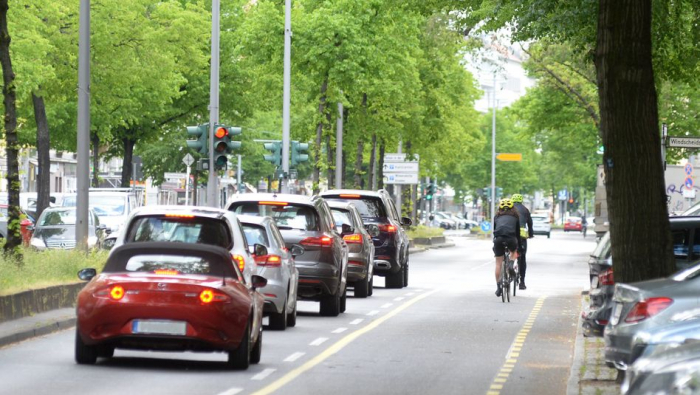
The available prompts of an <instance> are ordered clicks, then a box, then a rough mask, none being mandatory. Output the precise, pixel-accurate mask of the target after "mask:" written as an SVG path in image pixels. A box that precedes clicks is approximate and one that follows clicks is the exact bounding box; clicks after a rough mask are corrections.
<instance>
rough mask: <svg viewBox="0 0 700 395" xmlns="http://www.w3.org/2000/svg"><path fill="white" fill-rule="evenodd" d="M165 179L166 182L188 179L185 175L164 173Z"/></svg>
mask: <svg viewBox="0 0 700 395" xmlns="http://www.w3.org/2000/svg"><path fill="white" fill-rule="evenodd" d="M163 178H164V179H166V180H184V179H186V178H187V174H185V173H163Z"/></svg>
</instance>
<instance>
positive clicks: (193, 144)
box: [187, 123, 209, 156]
mask: <svg viewBox="0 0 700 395" xmlns="http://www.w3.org/2000/svg"><path fill="white" fill-rule="evenodd" d="M187 134H189V135H192V136H195V137H196V138H197V139H196V140H187V146H188V147H189V148H192V149H194V150H195V151H196V152H198V153H200V154H202V155H204V156H206V155H207V153H208V152H209V124H208V123H205V124H203V125H197V126H188V127H187Z"/></svg>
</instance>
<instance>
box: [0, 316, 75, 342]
mask: <svg viewBox="0 0 700 395" xmlns="http://www.w3.org/2000/svg"><path fill="white" fill-rule="evenodd" d="M73 326H75V308H74V307H70V308H65V309H58V310H51V311H47V312H45V313H41V314H36V315H34V316H31V317H24V318H20V319H17V320H12V321H6V322H2V323H0V347H4V346H7V345H9V344H13V343H17V342H21V341H23V340H27V339H31V338H33V337H37V336H44V335H48V334H49V333H53V332H58V331H61V330H64V329H67V328H71V327H73Z"/></svg>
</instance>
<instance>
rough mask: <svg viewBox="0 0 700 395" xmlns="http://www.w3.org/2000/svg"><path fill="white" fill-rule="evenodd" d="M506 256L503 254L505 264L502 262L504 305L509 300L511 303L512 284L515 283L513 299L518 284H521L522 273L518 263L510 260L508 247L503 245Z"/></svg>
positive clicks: (502, 296) (502, 298) (502, 295)
mask: <svg viewBox="0 0 700 395" xmlns="http://www.w3.org/2000/svg"><path fill="white" fill-rule="evenodd" d="M503 246H504V249H505V254H503V262H501V281H500V282H501V290H502V292H501V300H502V301H503V303H505V302H506V299H507V300H508V303H510V283H511V282H512V283H513V297H515V294H516V292H517V289H518V284H519V283H520V273H519V270H518V262H517V261H514V260H511V259H510V250H508V246H507V245H506V244H505V243H503Z"/></svg>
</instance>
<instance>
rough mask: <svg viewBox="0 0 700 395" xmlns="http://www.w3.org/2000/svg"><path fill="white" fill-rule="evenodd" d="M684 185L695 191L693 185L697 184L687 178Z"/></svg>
mask: <svg viewBox="0 0 700 395" xmlns="http://www.w3.org/2000/svg"><path fill="white" fill-rule="evenodd" d="M683 183H684V184H685V187H686V188H687V189H693V185H695V182H694V181H693V179H692V178H690V177H687V178H686V179H685V181H684V182H683Z"/></svg>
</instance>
